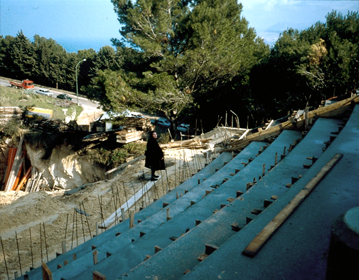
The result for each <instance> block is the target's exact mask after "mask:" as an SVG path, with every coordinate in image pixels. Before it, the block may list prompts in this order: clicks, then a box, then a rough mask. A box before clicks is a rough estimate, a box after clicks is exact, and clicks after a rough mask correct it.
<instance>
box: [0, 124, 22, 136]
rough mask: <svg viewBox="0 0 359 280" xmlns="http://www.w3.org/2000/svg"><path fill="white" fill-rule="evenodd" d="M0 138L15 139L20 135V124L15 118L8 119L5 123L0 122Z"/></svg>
mask: <svg viewBox="0 0 359 280" xmlns="http://www.w3.org/2000/svg"><path fill="white" fill-rule="evenodd" d="M0 135H1V138H3V137H4V138H10V139H13V140H14V139H15V138H16V137H18V136H20V124H19V122H18V121H16V120H10V121H8V122H6V123H5V124H0Z"/></svg>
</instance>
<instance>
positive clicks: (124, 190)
mask: <svg viewBox="0 0 359 280" xmlns="http://www.w3.org/2000/svg"><path fill="white" fill-rule="evenodd" d="M122 184H123V192H124V193H125V199H126V204H127V211H128V216H130V208H129V207H128V199H127V191H126V186H125V182H122Z"/></svg>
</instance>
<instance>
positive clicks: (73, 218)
mask: <svg viewBox="0 0 359 280" xmlns="http://www.w3.org/2000/svg"><path fill="white" fill-rule="evenodd" d="M75 211H76V210H75V208H74V213H73V214H72V238H71V249H73V245H74V235H75Z"/></svg>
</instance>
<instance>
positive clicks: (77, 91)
mask: <svg viewBox="0 0 359 280" xmlns="http://www.w3.org/2000/svg"><path fill="white" fill-rule="evenodd" d="M83 61H86V58H84V59H83V60H81V61H79V62H78V63H77V64H76V95H77V106H79V86H78V81H77V66H79V64H80V63H81V62H83Z"/></svg>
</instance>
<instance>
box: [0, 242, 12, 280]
mask: <svg viewBox="0 0 359 280" xmlns="http://www.w3.org/2000/svg"><path fill="white" fill-rule="evenodd" d="M0 241H1V248H2V253H3V255H4V263H5V270H6V275H7V279H8V280H9V279H10V278H9V271H8V269H7V263H6V256H5V250H4V244H3V243H2V238H1V236H0Z"/></svg>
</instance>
